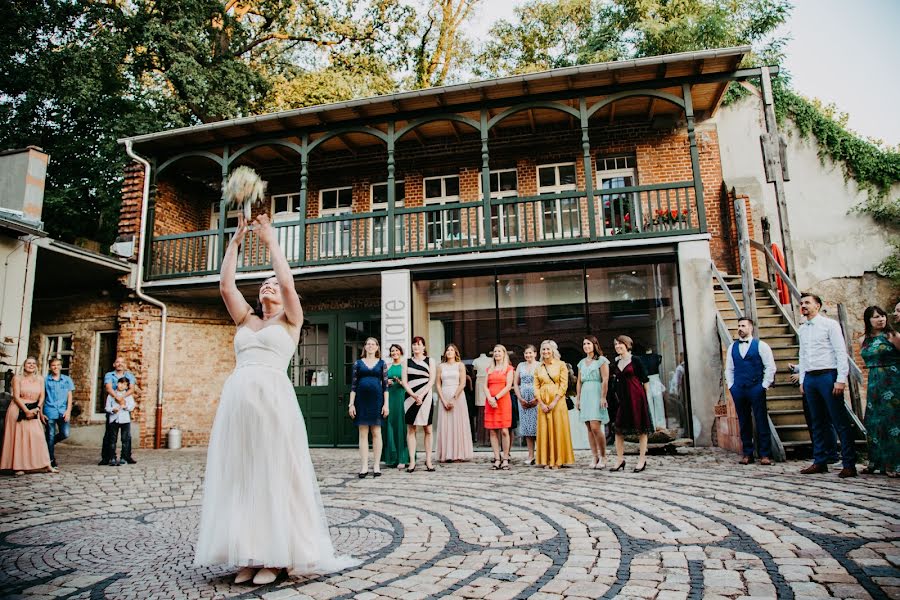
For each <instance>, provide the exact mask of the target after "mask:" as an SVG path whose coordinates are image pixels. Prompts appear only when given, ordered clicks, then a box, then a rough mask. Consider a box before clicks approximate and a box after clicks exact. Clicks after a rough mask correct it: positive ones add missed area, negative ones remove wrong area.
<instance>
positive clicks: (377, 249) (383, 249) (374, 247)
mask: <svg viewBox="0 0 900 600" xmlns="http://www.w3.org/2000/svg"><path fill="white" fill-rule="evenodd" d="M400 184H403V198H401V199H397V198H394V208H403V207H404V206H406V180H405V179H398V180H396V181H394V189H395V195H396V188H397V186H398V185H400ZM379 185H383V186H384V187H385V189H387V185H388V182H387V181H376V182H375V183H373V184H371V185H370V186H369V204H370V205H371V207H372V212H373V213H377V212H381V211H384V212H385V213H387V208H388V203H387V200H385V201H384V202H375V188H376V187H377V186H379ZM423 185H424V184H423ZM422 189H423V193H424V189H425V188H424V187H423V188H422ZM386 226H387V214H384V215H378V216H375V217H372V235H371V236H370V237H369V251H370V252H372V253H374V254H386V253H387V251H388V236H387V229H386ZM376 230H380V232H381V236H382V239H381V242H382V243H381V244H380V245H379V244H376V243H375V232H376ZM401 235H403V221H402V219H397V218H396V216H395V217H394V245H395V246H396V247H397V248H398V249H399V248H400V247H401V246H400V242H399V236H401Z"/></svg>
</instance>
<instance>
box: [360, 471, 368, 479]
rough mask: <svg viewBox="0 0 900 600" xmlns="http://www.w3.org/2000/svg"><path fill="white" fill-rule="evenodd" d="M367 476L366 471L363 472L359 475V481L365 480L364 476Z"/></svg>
mask: <svg viewBox="0 0 900 600" xmlns="http://www.w3.org/2000/svg"><path fill="white" fill-rule="evenodd" d="M368 474H369V472H368V471H363V472H362V473H360V474H359V478H360V479H365V478H366V475H368Z"/></svg>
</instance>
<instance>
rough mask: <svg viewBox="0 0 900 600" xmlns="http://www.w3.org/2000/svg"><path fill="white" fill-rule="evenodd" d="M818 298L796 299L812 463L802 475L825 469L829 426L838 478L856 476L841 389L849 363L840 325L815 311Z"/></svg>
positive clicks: (818, 303)
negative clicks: (835, 441) (837, 448)
mask: <svg viewBox="0 0 900 600" xmlns="http://www.w3.org/2000/svg"><path fill="white" fill-rule="evenodd" d="M821 308H822V299H821V298H819V297H818V296H816V295H815V294H810V293H806V294H803V296H802V297H801V298H800V312H801V313H802V314H803V316H805V317H806V323H804V324H803V325H801V326H800V366H799V372H798V374H799V375H800V392H801V393H803V394H805V395H806V403H807V407H808V408H809V416H810V419H811V420H812V423H810V429H811V430H812V441H813V464H811V465H810V466H808V467H806V468H805V469H803V470H801V471H800V472H801V473H803V474H804V475H810V474H814V473H827V472H828V458H829V457H828V446H829V442H828V440H829V437H830V436H831V435H832V433H831V431H832V430H831V427H832V426H833V427H834V430H835V431H836V432H837V434H838V438H839V439H840V440H841V462H842V463H843V469H841V472H840V473H839V474H838V477H841V478H844V477H856V446H855V440H854V439H853V430H852V429H851V427H850V418H849V417H848V416H847V409H846V406H845V403H844V388H845V387H846V385H847V374H848V373H849V371H850V364H849V363H848V362H847V346H846V345H845V344H844V335H843V333H842V332H841V326H840V324H839V323H838V322H837V321H835V320H833V319H828V318H826V317H824V316H822V315H820V314H819V311H820V310H821Z"/></svg>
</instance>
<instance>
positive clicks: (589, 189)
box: [578, 96, 597, 240]
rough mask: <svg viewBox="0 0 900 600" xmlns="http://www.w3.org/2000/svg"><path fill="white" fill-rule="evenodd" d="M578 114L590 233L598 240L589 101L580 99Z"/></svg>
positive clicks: (583, 98)
mask: <svg viewBox="0 0 900 600" xmlns="http://www.w3.org/2000/svg"><path fill="white" fill-rule="evenodd" d="M578 112H579V113H581V152H582V155H583V158H584V189H585V192H586V193H587V203H588V219H589V220H590V222H589V223H588V231H589V232H590V236H591V239H592V240H593V239H596V238H597V222H596V221H597V211H596V209H595V207H594V169H593V165H591V140H590V137H589V136H588V114H587V99H586V98H585V97H584V96H581V97H580V98H578Z"/></svg>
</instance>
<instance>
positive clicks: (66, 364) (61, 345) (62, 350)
mask: <svg viewBox="0 0 900 600" xmlns="http://www.w3.org/2000/svg"><path fill="white" fill-rule="evenodd" d="M44 347H45V348H47V354H46V355H45V356H44V362H43V363H41V365H38V366H39V368H40V369H41V370H43V371H48V366H49V365H50V359H51V358H58V359H60V360H61V361H62V372H63V374H64V375H70V371H71V370H72V356H73V355H74V354H75V350H74V347H73V344H72V334H71V333H63V334H59V335H48V336H47V343H46V344H45V346H44Z"/></svg>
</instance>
